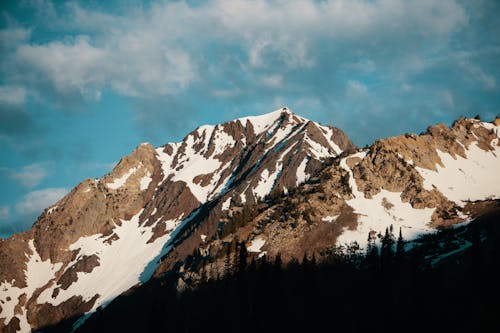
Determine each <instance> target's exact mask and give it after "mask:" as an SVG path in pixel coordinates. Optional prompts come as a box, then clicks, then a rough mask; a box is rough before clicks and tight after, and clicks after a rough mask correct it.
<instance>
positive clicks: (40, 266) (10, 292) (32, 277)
mask: <svg viewBox="0 0 500 333" xmlns="http://www.w3.org/2000/svg"><path fill="white" fill-rule="evenodd" d="M29 248H30V250H31V252H32V254H31V255H27V258H28V262H27V264H26V270H25V271H24V273H25V276H26V284H27V287H25V288H18V287H14V286H13V285H12V284H11V283H9V282H4V283H2V284H0V303H1V308H2V312H1V313H0V320H2V318H6V319H4V323H5V324H7V322H8V321H9V319H10V318H12V317H13V316H14V308H15V306H16V304H17V302H18V298H19V297H20V296H21V295H22V294H26V295H27V299H29V298H30V297H31V296H32V295H33V292H34V291H35V290H36V289H38V288H40V287H43V286H44V285H45V284H47V282H49V280H50V279H52V278H53V277H54V274H55V272H57V271H58V270H59V269H60V268H61V266H62V263H56V264H52V263H51V262H50V260H46V261H42V259H41V258H40V255H39V254H38V252H37V250H36V248H35V246H34V244H33V240H31V241H30V242H29ZM21 311H22V313H21V314H17V317H18V318H19V319H20V326H21V332H29V331H30V330H31V327H30V325H29V324H28V321H27V319H26V315H27V314H26V310H25V309H24V308H22V307H21Z"/></svg>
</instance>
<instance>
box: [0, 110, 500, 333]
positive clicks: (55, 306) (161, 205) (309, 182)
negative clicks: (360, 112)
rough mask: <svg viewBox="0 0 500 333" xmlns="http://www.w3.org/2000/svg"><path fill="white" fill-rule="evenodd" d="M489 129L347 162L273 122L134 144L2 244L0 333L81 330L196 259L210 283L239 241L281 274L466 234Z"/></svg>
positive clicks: (391, 144)
mask: <svg viewBox="0 0 500 333" xmlns="http://www.w3.org/2000/svg"><path fill="white" fill-rule="evenodd" d="M499 128H500V119H496V120H495V121H494V122H493V123H484V122H480V121H478V120H475V119H464V118H462V119H460V120H458V121H456V122H455V123H454V125H453V126H452V128H448V127H447V126H445V125H443V124H439V125H436V126H433V127H430V128H429V129H428V131H427V133H424V134H422V135H419V136H418V135H414V134H407V135H404V136H399V137H392V138H388V139H384V140H378V141H376V142H375V143H374V144H373V145H372V146H370V147H369V148H367V149H357V148H356V147H355V146H354V145H353V144H352V142H351V141H350V140H349V138H347V136H346V135H345V134H344V133H343V132H342V131H341V130H339V129H337V128H335V127H329V126H322V125H320V124H317V123H315V122H311V121H308V120H306V119H304V118H302V117H299V116H297V115H296V114H294V113H292V112H291V111H290V110H288V109H287V108H283V109H280V110H277V111H274V112H271V113H269V114H266V115H262V116H257V117H247V118H241V119H237V120H235V121H231V122H228V123H224V124H220V125H216V126H202V127H199V128H198V129H196V130H195V131H193V132H192V133H190V134H189V135H187V136H186V137H185V138H184V140H183V141H182V142H179V143H170V144H167V145H165V146H162V147H158V148H154V147H152V146H151V145H150V144H147V143H146V144H141V145H139V146H138V147H137V149H136V150H135V151H133V152H132V153H131V154H130V155H129V156H127V157H125V158H123V159H122V160H121V161H120V162H119V163H118V165H117V166H116V167H115V169H114V170H113V171H112V172H111V173H110V174H108V175H106V176H104V177H102V178H100V179H87V180H85V181H84V182H82V183H81V184H79V185H78V186H77V187H76V188H74V189H73V190H72V191H71V193H69V194H68V195H67V196H66V197H65V198H63V199H62V200H60V201H59V202H57V203H56V204H55V205H54V206H52V207H49V208H47V209H46V210H45V212H44V213H43V214H42V215H41V216H40V217H39V219H38V220H37V222H36V223H35V224H34V226H33V227H32V228H31V229H30V230H28V231H27V232H24V233H20V234H17V235H14V236H12V237H11V238H9V239H6V240H0V307H1V309H0V328H1V329H2V330H4V331H21V332H28V331H30V329H43V328H44V327H48V326H50V325H53V324H57V323H58V322H60V321H61V320H63V319H67V320H68V319H70V318H71V320H76V319H77V318H78V317H80V322H82V321H83V320H84V319H85V316H84V315H85V314H86V315H91V314H92V313H93V312H94V311H95V310H96V309H97V308H98V307H100V306H106V305H107V304H108V303H109V302H111V301H112V300H113V299H114V298H115V297H117V296H118V295H120V294H122V293H124V292H126V291H127V290H129V289H130V288H132V287H134V286H137V285H140V284H141V283H144V282H145V281H147V280H149V279H151V278H152V277H157V276H160V275H161V274H163V273H165V272H171V271H174V270H177V271H179V272H181V271H182V272H183V273H182V274H181V275H182V278H181V279H179V285H183V284H188V283H189V280H190V279H194V280H195V279H196V275H197V274H199V271H197V270H190V269H188V267H187V266H185V265H184V261H185V260H186V258H187V257H188V256H190V255H191V254H193V252H194V251H196V253H198V254H199V255H201V256H203V257H204V258H209V259H210V260H209V261H210V265H211V266H210V268H209V267H203V271H204V272H205V274H207V275H208V277H209V278H210V275H211V274H216V275H218V274H220V273H221V272H219V271H218V267H220V266H223V265H224V262H223V261H224V256H223V255H221V253H224V254H225V253H227V250H228V249H229V250H230V249H231V246H227V245H228V244H232V243H234V242H236V241H237V242H243V243H245V244H246V247H247V249H248V251H249V252H250V254H251V255H253V256H255V257H259V256H262V255H264V254H267V255H268V256H270V257H273V256H276V255H277V254H278V253H279V254H280V255H281V257H282V259H283V260H284V261H288V260H291V258H301V257H302V256H303V254H304V253H305V252H307V253H318V255H320V253H321V252H322V251H324V250H325V249H329V248H332V247H335V246H338V245H342V244H350V243H352V242H357V244H359V245H360V246H361V247H363V246H364V245H365V244H366V241H367V239H368V236H369V235H376V234H377V233H379V232H383V230H384V229H385V228H387V227H388V226H389V225H393V227H395V228H397V229H399V228H401V230H402V232H403V234H404V236H405V238H407V239H408V238H412V237H416V236H418V235H419V234H422V233H427V232H432V231H434V230H436V228H439V227H445V226H449V225H454V224H457V223H462V222H467V221H469V220H471V219H473V218H474V217H476V216H478V215H480V214H481V213H482V211H484V210H485V209H488V207H489V206H491V205H494V204H496V201H495V200H494V199H498V198H499V197H500V187H499V186H498V185H499V184H500V173H499V172H498V170H500V141H499V136H500V131H499ZM206 262H208V261H206ZM82 316H83V317H82ZM75 325H76V326H78V323H76V324H75Z"/></svg>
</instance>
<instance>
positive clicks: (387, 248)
mask: <svg viewBox="0 0 500 333" xmlns="http://www.w3.org/2000/svg"><path fill="white" fill-rule="evenodd" d="M391 229H392V225H391ZM393 246H394V235H393V234H392V232H391V231H389V228H385V234H384V236H382V248H381V251H380V259H381V264H382V269H384V270H387V269H388V268H389V267H390V266H391V264H392V262H393V259H394V258H393V257H394V252H393Z"/></svg>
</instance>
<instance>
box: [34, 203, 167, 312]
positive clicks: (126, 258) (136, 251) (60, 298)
mask: <svg viewBox="0 0 500 333" xmlns="http://www.w3.org/2000/svg"><path fill="white" fill-rule="evenodd" d="M141 213H142V210H141V211H139V212H138V213H137V214H136V215H135V216H133V217H132V218H131V219H130V220H128V221H125V220H122V221H121V226H117V227H116V228H115V229H114V233H115V234H116V235H117V236H118V237H119V239H117V240H114V241H113V242H112V243H111V244H108V243H107V242H106V240H107V238H105V237H103V236H102V235H101V234H97V235H93V236H87V237H81V238H80V239H79V240H78V241H77V242H75V243H74V244H72V245H71V246H70V250H77V249H80V251H79V254H78V257H77V258H76V259H75V260H74V261H73V263H76V262H77V261H78V260H79V259H80V258H81V257H82V256H85V255H87V256H91V255H94V254H96V255H97V256H98V257H99V266H97V267H95V268H94V269H93V270H92V271H91V272H90V273H85V272H78V273H77V274H78V281H77V283H73V284H71V285H70V286H69V287H68V289H66V290H63V289H60V290H59V293H58V294H57V296H56V297H55V298H53V297H52V293H53V291H54V289H56V288H58V287H60V286H58V285H55V284H52V285H51V286H50V288H47V289H45V290H44V291H43V292H42V293H41V294H40V296H39V297H38V300H37V302H38V303H39V304H42V303H45V302H47V303H51V304H53V305H58V304H61V303H62V302H64V301H66V300H67V299H69V298H71V297H72V296H75V295H81V296H82V297H83V299H84V301H89V300H90V299H92V298H93V297H94V296H95V295H96V294H99V298H98V299H97V301H96V302H95V303H94V306H93V308H92V309H91V311H94V310H95V309H97V307H98V306H100V305H106V304H107V303H108V302H109V301H111V300H112V299H114V298H115V297H116V296H118V295H120V294H121V293H123V292H125V291H126V290H128V289H129V288H130V287H132V286H134V285H136V284H138V283H140V282H141V274H143V271H144V270H145V268H146V266H147V265H148V264H149V263H150V262H151V261H152V260H153V259H154V258H156V257H157V256H158V255H161V252H162V248H163V246H164V244H165V243H166V242H167V240H168V239H169V238H170V234H166V235H164V236H162V237H160V238H158V239H156V240H155V241H154V242H152V243H147V241H148V240H149V239H150V237H151V235H152V228H151V227H143V226H140V225H139V216H140V215H141ZM71 265H72V263H71V264H69V265H68V266H67V267H71Z"/></svg>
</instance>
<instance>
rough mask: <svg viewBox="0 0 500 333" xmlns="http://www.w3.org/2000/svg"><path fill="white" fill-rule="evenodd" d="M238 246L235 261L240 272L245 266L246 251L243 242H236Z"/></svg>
mask: <svg viewBox="0 0 500 333" xmlns="http://www.w3.org/2000/svg"><path fill="white" fill-rule="evenodd" d="M238 246H239V251H238V258H237V261H236V269H237V272H238V273H242V272H244V271H245V270H246V268H247V258H248V252H247V247H246V246H245V242H241V243H238Z"/></svg>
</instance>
